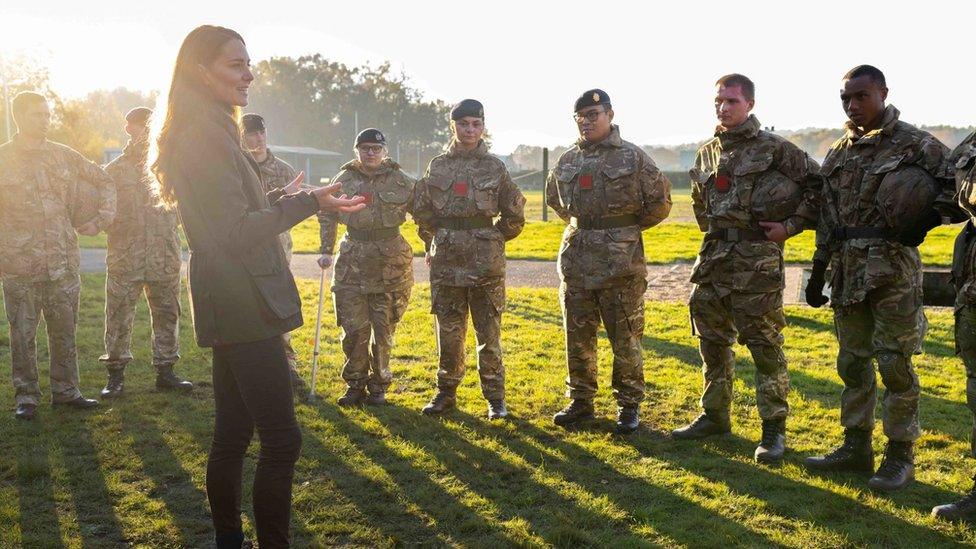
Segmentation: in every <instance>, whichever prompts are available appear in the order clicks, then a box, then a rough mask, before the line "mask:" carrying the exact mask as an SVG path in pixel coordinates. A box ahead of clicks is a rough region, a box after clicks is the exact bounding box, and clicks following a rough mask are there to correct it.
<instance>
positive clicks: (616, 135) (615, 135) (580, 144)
mask: <svg viewBox="0 0 976 549" xmlns="http://www.w3.org/2000/svg"><path fill="white" fill-rule="evenodd" d="M623 143H624V140H623V139H621V138H620V126H618V125H616V124H613V125H611V126H610V135H608V136H607V137H606V139H604V140H603V141H600V142H598V143H590V142H589V141H587V140H585V139H583V138H582V137H581V138H579V139H578V140H577V141H576V147H577V148H578V149H580V150H583V149H589V148H592V147H620V146H621V145H623Z"/></svg>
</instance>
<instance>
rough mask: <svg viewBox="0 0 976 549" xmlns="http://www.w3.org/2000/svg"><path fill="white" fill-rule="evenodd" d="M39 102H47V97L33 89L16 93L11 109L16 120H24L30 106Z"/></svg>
mask: <svg viewBox="0 0 976 549" xmlns="http://www.w3.org/2000/svg"><path fill="white" fill-rule="evenodd" d="M38 103H47V98H45V97H44V96H43V95H41V94H39V93H37V92H33V91H22V92H20V93H18V94H17V95H15V96H14V99H13V101H11V102H10V111H11V112H12V113H13V115H14V121H15V122H16V121H17V120H23V116H24V113H25V112H27V109H28V107H30V106H31V105H36V104H38Z"/></svg>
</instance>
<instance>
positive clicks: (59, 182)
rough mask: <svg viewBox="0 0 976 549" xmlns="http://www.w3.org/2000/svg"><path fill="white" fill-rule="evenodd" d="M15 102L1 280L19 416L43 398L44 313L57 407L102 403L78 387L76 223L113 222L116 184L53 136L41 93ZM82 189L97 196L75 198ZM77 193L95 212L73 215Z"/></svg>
mask: <svg viewBox="0 0 976 549" xmlns="http://www.w3.org/2000/svg"><path fill="white" fill-rule="evenodd" d="M11 107H12V108H11V111H12V112H13V115H14V121H15V122H16V124H17V134H16V135H14V137H13V139H11V140H10V141H9V142H7V143H5V144H4V145H3V146H0V277H2V280H3V300H4V305H5V307H6V314H7V321H8V322H9V323H10V357H11V362H12V363H13V383H14V390H15V392H16V398H17V412H16V417H17V418H19V419H33V418H34V414H35V413H36V410H37V403H38V401H39V400H40V398H41V388H40V386H39V385H38V383H37V347H36V344H37V343H36V336H37V323H38V320H39V319H40V316H41V315H44V320H45V323H46V324H47V333H48V346H49V348H50V356H51V393H52V401H53V403H54V405H55V406H70V407H73V408H92V407H94V406H97V405H98V401H97V400H91V399H87V398H85V397H83V396H82V395H81V391H79V390H78V350H77V348H76V346H75V328H76V323H77V320H78V298H79V295H80V291H81V278H80V276H79V274H78V265H79V261H80V257H79V254H78V237H77V235H76V234H75V228H76V227H77V230H78V232H79V233H81V234H83V235H88V236H93V235H96V234H98V233H99V232H100V231H102V230H104V229H105V228H106V227H108V226H109V224H111V223H112V218H113V217H115V185H114V184H113V183H112V178H110V177H109V176H108V175H107V174H106V173H105V172H104V171H102V169H101V168H99V167H98V166H96V165H95V164H94V163H93V162H90V161H89V160H87V159H85V157H83V156H82V155H81V154H79V153H78V152H77V151H75V150H73V149H71V148H70V147H67V146H65V145H61V144H60V143H54V142H52V141H48V140H47V134H48V130H49V128H50V125H51V111H50V108H49V107H48V104H47V100H46V99H44V96H43V95H40V94H38V93H34V92H21V93H19V94H17V96H16V97H14V99H13V101H12V102H11ZM76 189H77V192H82V193H85V194H90V195H92V196H84V197H76V196H75V192H76ZM78 198H81V199H82V200H83V201H85V202H90V203H94V208H93V209H92V211H91V212H90V213H91V214H92V215H93V217H91V218H89V219H78V218H77V216H73V214H74V212H73V209H74V206H75V205H76V202H75V200H76V199H78ZM86 217H87V215H86Z"/></svg>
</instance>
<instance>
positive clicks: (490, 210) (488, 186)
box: [474, 175, 501, 217]
mask: <svg viewBox="0 0 976 549" xmlns="http://www.w3.org/2000/svg"><path fill="white" fill-rule="evenodd" d="M499 187H501V179H499V178H498V176H497V175H484V176H482V177H480V178H478V179H477V180H476V181H475V182H474V203H475V206H477V208H478V211H480V212H482V213H484V214H487V215H490V216H492V217H494V216H495V215H496V214H497V213H498V189H499Z"/></svg>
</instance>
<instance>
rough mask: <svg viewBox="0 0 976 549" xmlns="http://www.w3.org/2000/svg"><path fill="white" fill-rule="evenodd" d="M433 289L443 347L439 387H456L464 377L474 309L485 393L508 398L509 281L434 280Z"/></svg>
mask: <svg viewBox="0 0 976 549" xmlns="http://www.w3.org/2000/svg"><path fill="white" fill-rule="evenodd" d="M430 293H431V297H430V308H431V312H432V313H434V315H436V319H437V342H438V348H439V349H440V364H439V368H438V370H437V387H438V388H439V389H448V390H452V389H454V388H456V387H457V386H458V385H459V384H460V383H461V379H462V378H463V377H464V339H465V336H466V335H467V331H468V312H469V311H470V313H471V323H472V324H474V332H475V341H476V343H477V351H478V375H479V376H480V377H481V394H482V395H484V397H485V398H486V399H489V400H494V399H500V398H505V366H504V365H503V364H502V346H501V331H502V311H503V310H504V309H505V283H504V282H503V281H499V282H497V283H493V284H485V285H481V286H468V287H459V286H445V285H442V284H434V285H432V286H431V288H430Z"/></svg>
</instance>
